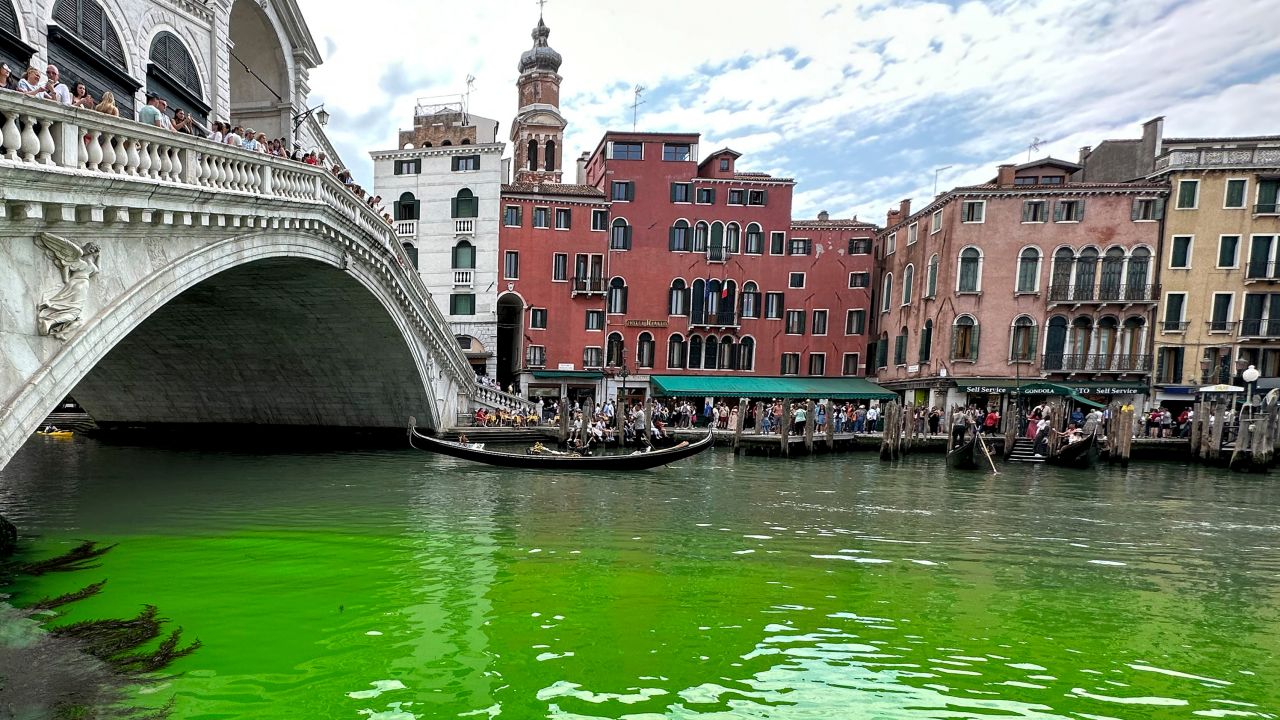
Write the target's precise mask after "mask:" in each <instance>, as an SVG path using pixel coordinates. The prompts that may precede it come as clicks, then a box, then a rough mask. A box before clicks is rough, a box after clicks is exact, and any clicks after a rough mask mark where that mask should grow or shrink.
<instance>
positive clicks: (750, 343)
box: [738, 337, 756, 370]
mask: <svg viewBox="0 0 1280 720" xmlns="http://www.w3.org/2000/svg"><path fill="white" fill-rule="evenodd" d="M738 369H739V370H755V369H756V341H755V339H754V338H750V337H744V338H742V342H740V343H738Z"/></svg>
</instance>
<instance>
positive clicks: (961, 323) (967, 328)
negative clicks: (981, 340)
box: [951, 315, 978, 361]
mask: <svg viewBox="0 0 1280 720" xmlns="http://www.w3.org/2000/svg"><path fill="white" fill-rule="evenodd" d="M951 359H952V360H973V361H976V360H977V359H978V321H977V320H974V319H973V316H971V315H961V316H959V317H957V318H956V321H955V324H954V325H952V326H951Z"/></svg>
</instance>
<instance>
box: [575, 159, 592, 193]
mask: <svg viewBox="0 0 1280 720" xmlns="http://www.w3.org/2000/svg"><path fill="white" fill-rule="evenodd" d="M587 157H589V156H588V155H587V153H586V152H583V153H582V154H581V155H579V156H578V175H577V177H576V178H575V179H574V182H576V183H578V184H579V185H586V184H587Z"/></svg>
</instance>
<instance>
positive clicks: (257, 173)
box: [0, 91, 519, 404]
mask: <svg viewBox="0 0 1280 720" xmlns="http://www.w3.org/2000/svg"><path fill="white" fill-rule="evenodd" d="M0 165H8V166H17V167H22V168H27V169H32V170H39V171H47V172H53V173H66V174H69V175H88V176H93V175H110V176H114V177H118V178H119V179H120V180H123V181H131V182H138V183H162V184H172V185H178V186H184V187H189V188H194V189H197V190H201V191H205V192H211V193H216V194H217V195H218V196H219V198H220V199H223V200H225V199H227V196H228V195H235V194H243V195H245V196H246V199H248V198H250V197H252V198H270V199H277V200H284V201H288V202H293V203H299V204H303V205H305V206H306V207H305V208H300V210H302V209H305V210H306V211H307V213H314V211H315V210H316V209H317V206H320V209H322V210H323V211H324V212H326V213H328V214H329V215H331V216H336V218H335V219H336V220H338V221H339V222H335V223H333V224H334V225H335V226H336V227H339V228H342V229H343V230H345V231H346V233H344V234H347V235H349V236H350V237H352V238H355V243H354V244H353V245H352V249H353V250H354V251H356V252H367V253H371V254H373V255H374V256H376V257H378V258H380V259H381V260H383V262H382V266H383V268H384V270H383V274H384V276H385V279H386V281H387V284H388V286H390V287H391V288H393V289H394V293H395V295H396V297H397V299H399V300H400V302H401V304H402V306H403V307H405V309H406V311H408V312H409V315H410V316H411V317H412V318H413V322H414V326H415V328H416V330H417V331H418V332H419V333H421V334H422V335H423V338H424V339H426V340H429V342H430V344H431V346H433V347H435V348H436V349H437V352H436V360H437V361H438V362H439V363H440V364H441V365H442V368H441V369H442V370H443V371H445V372H447V373H448V374H449V376H450V377H452V378H453V379H454V380H455V382H456V383H457V385H458V391H459V393H460V394H465V395H469V396H472V397H473V398H474V399H476V400H478V401H479V402H482V403H485V404H493V403H492V402H489V401H487V400H485V399H484V398H481V397H478V396H475V395H474V390H475V388H476V384H475V376H474V374H473V373H472V371H471V369H470V366H468V365H467V363H466V360H465V358H464V357H463V356H462V354H461V352H460V351H459V350H458V349H457V342H456V340H455V339H454V337H453V334H452V331H451V330H450V327H449V323H448V321H447V320H446V319H445V317H444V315H443V313H441V312H440V309H439V308H438V307H437V306H436V304H435V303H433V302H430V298H431V295H430V292H429V291H428V290H427V288H426V285H425V284H424V283H423V281H422V278H421V277H420V276H419V275H418V273H417V272H416V271H414V270H413V266H412V264H411V263H410V261H409V259H408V257H407V256H406V255H405V254H404V250H403V248H402V246H401V245H400V243H399V242H398V241H397V239H396V234H395V232H394V229H393V228H392V227H391V225H389V224H388V223H387V222H386V220H385V219H384V218H383V217H382V215H381V214H379V213H378V212H376V211H375V210H373V209H372V208H370V207H369V206H368V204H367V203H366V202H365V201H364V200H363V199H361V198H358V197H357V196H356V195H355V194H354V193H352V192H351V191H350V190H349V189H348V188H347V187H346V186H344V185H343V184H342V183H341V182H339V181H338V179H337V178H336V177H334V175H333V174H332V173H331V172H330V171H329V170H328V169H327V168H320V167H317V166H313V165H307V164H305V163H300V162H297V161H294V160H289V159H285V158H277V157H274V156H270V155H265V154H262V153H254V152H248V151H246V150H242V149H240V148H234V147H231V146H229V145H224V144H221V143H215V142H212V141H210V140H206V139H203V138H195V137H192V136H189V135H184V134H180V133H174V132H171V131H166V130H163V129H160V128H156V127H151V126H148V125H144V124H142V123H138V122H134V121H132V120H125V119H121V118H116V117H112V116H109V115H104V114H102V113H98V112H95V111H93V110H86V109H81V108H72V107H64V106H61V105H57V104H54V103H51V102H48V101H45V100H38V99H35V98H29V97H26V96H23V95H19V94H17V93H10V92H2V91H0ZM263 212H264V211H263V210H262V209H261V208H260V207H253V206H252V205H251V204H250V203H246V213H247V214H252V215H261V214H262V213H263ZM303 214H305V213H301V212H300V213H299V215H303ZM259 222H260V223H261V226H262V227H268V226H270V227H275V225H274V224H272V223H276V222H279V219H278V218H268V217H265V216H263V217H261V219H260V221H259ZM352 230H354V231H355V232H351V231H352ZM334 242H343V240H342V238H340V237H335V238H334ZM502 395H505V393H503V394H502ZM485 397H489V394H487V393H486V395H485ZM510 398H514V396H510ZM494 400H495V401H503V402H514V401H515V400H519V398H514V400H510V399H508V398H494Z"/></svg>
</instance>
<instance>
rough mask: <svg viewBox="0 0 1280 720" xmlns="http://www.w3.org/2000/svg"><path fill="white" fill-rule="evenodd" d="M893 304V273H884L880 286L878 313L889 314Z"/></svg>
mask: <svg viewBox="0 0 1280 720" xmlns="http://www.w3.org/2000/svg"><path fill="white" fill-rule="evenodd" d="M892 302H893V273H885V276H884V281H883V283H882V284H881V285H880V312H889V308H890V307H891V304H892Z"/></svg>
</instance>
